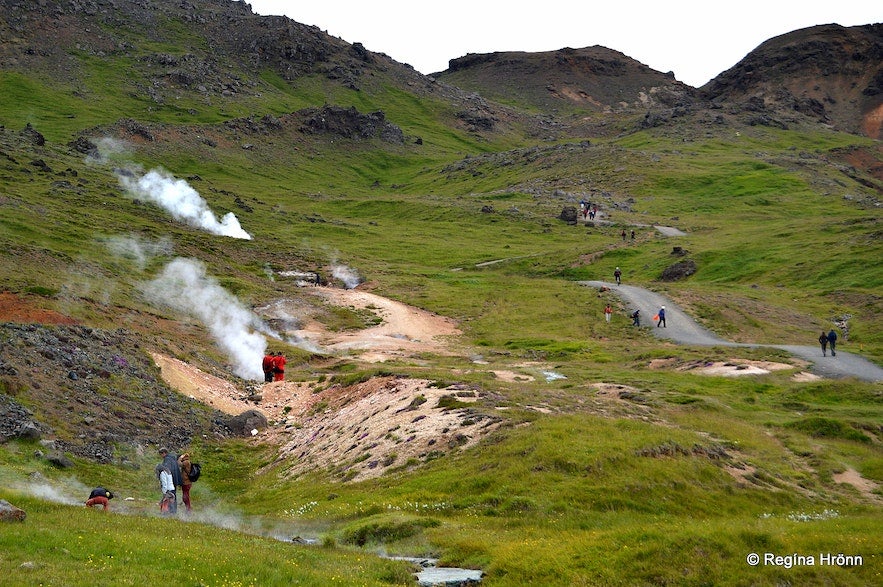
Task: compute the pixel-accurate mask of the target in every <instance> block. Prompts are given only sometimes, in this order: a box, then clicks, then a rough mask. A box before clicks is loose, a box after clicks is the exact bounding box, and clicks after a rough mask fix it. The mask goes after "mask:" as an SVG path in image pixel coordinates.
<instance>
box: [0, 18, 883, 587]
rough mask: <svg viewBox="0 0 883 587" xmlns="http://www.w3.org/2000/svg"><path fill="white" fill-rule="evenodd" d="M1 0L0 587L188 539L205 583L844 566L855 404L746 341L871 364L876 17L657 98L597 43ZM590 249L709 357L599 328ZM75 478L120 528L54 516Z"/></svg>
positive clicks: (854, 495)
mask: <svg viewBox="0 0 883 587" xmlns="http://www.w3.org/2000/svg"><path fill="white" fill-rule="evenodd" d="M0 11H2V19H0V96H2V100H0V283H2V287H0V406H2V408H0V440H2V442H0V479H2V480H3V483H2V484H0V498H2V499H5V500H8V501H10V502H13V503H17V504H19V505H23V506H24V507H25V509H27V510H28V517H27V520H26V522H25V524H23V525H22V526H21V527H20V530H21V531H20V532H17V533H4V534H3V537H2V538H0V543H2V551H3V552H4V553H5V554H4V555H3V557H0V571H2V572H3V576H4V577H11V579H10V580H11V583H10V584H15V585H18V584H21V585H25V584H33V580H34V576H33V574H31V572H32V570H33V569H37V571H39V572H40V573H42V574H43V575H42V578H41V580H43V581H45V583H46V584H64V585H79V584H95V583H106V584H138V583H139V582H143V581H145V580H154V579H156V580H161V578H162V577H169V576H173V577H175V578H181V579H190V578H192V577H191V576H190V574H189V572H185V571H182V570H181V569H182V568H185V567H189V566H191V565H193V564H195V563H193V562H192V561H191V560H190V559H189V558H187V557H189V556H190V555H187V554H183V553H184V552H186V551H188V549H193V550H192V552H193V553H194V556H197V557H198V559H199V560H200V561H202V562H201V563H200V564H201V565H202V567H201V568H203V569H204V571H205V572H206V573H213V574H214V575H213V576H215V577H220V578H218V579H217V580H216V582H215V583H212V582H211V580H210V581H209V583H211V584H267V585H270V584H292V583H293V582H297V581H302V582H303V583H304V584H316V585H323V584H328V583H327V581H328V578H329V577H335V578H337V579H339V582H340V583H341V584H362V583H364V584H371V585H374V584H378V585H380V584H387V585H388V584H406V583H407V582H408V581H410V580H411V575H410V572H409V571H408V570H406V569H407V565H406V563H403V562H401V561H398V562H391V561H379V560H376V559H375V557H374V556H373V554H370V553H378V552H381V551H382V552H384V553H393V554H402V555H409V556H423V557H438V558H440V559H441V561H442V564H446V565H458V566H463V567H469V568H473V569H481V570H482V572H483V574H484V577H483V579H482V583H483V584H486V585H523V584H543V585H555V584H561V585H577V584H585V585H597V584H624V585H631V584H654V585H655V584H689V585H699V584H708V583H714V584H721V585H730V584H732V585H739V584H749V583H750V584H781V583H783V582H791V583H794V584H796V583H800V584H834V585H861V584H872V583H873V581H874V578H875V577H876V575H875V573H876V572H877V566H876V565H877V563H878V562H879V561H878V560H877V559H878V558H879V552H880V548H881V546H883V534H881V532H880V527H881V524H880V521H881V517H883V513H881V508H880V505H881V491H883V490H881V486H883V485H881V484H883V466H881V464H883V449H881V442H883V428H881V426H880V422H881V394H880V387H879V386H880V382H879V381H868V380H866V379H863V378H861V377H827V376H824V375H825V373H822V370H820V369H817V368H815V362H814V361H808V360H805V359H802V358H800V357H797V356H794V355H792V354H790V353H788V352H787V351H785V350H782V349H781V348H774V347H773V346H772V345H777V346H783V345H816V343H815V341H816V339H817V337H818V335H819V332H820V331H827V330H829V329H832V328H833V329H836V330H837V331H838V332H839V333H840V342H839V344H840V346H839V350H838V353H849V354H851V355H855V356H857V357H862V358H864V359H865V360H867V361H869V362H871V363H875V364H876V365H881V364H883V330H881V328H880V325H881V323H883V304H881V291H883V290H881V288H883V271H881V269H880V264H879V262H877V260H878V259H880V258H881V254H883V244H881V229H880V222H881V218H883V217H881V212H880V209H881V193H883V148H881V144H880V139H881V136H880V125H879V118H880V113H881V111H883V110H881V109H883V98H881V96H883V94H880V92H879V91H878V90H879V88H878V86H879V83H880V79H881V73H880V72H881V63H883V60H881V58H880V56H881V55H883V53H881V25H880V24H869V25H866V26H860V27H851V28H843V27H838V26H834V25H820V26H817V27H812V28H809V29H804V30H800V31H794V32H792V33H789V34H787V35H783V36H781V37H777V38H775V39H771V40H769V41H768V42H766V43H764V44H762V45H761V46H759V47H758V48H757V49H756V50H755V51H753V52H751V53H750V54H749V55H747V56H746V57H745V58H744V59H743V60H742V61H740V62H739V63H738V64H737V65H736V66H734V67H733V68H732V69H730V70H728V71H726V72H722V73H721V74H720V75H719V76H717V77H716V78H715V79H714V80H712V81H711V82H709V83H708V84H707V85H706V86H704V87H702V88H691V87H689V86H687V85H685V84H682V83H680V82H678V81H677V80H675V79H674V78H673V77H672V76H671V75H670V74H667V73H662V72H656V71H653V70H652V69H650V68H648V67H646V66H645V65H643V64H641V63H639V62H637V61H635V60H633V59H631V58H629V57H628V56H626V55H624V54H622V53H620V52H618V51H616V50H615V49H609V48H605V47H598V46H595V47H586V48H576V49H573V48H562V49H560V50H558V51H554V52H549V53H537V54H531V53H519V52H507V53H492V54H487V55H468V56H465V57H461V58H459V59H455V60H453V61H452V62H451V67H450V68H449V69H448V70H447V71H444V72H439V73H437V74H435V75H433V76H423V75H421V74H419V73H418V72H416V71H414V70H413V68H411V67H410V66H407V65H404V64H399V63H396V62H395V61H393V60H391V59H390V58H389V57H387V56H385V55H382V54H376V53H372V52H370V51H367V50H366V49H365V48H364V47H362V46H361V45H358V44H355V45H350V44H348V43H345V42H343V41H341V40H340V39H336V38H334V37H330V36H328V35H327V34H325V33H323V32H322V31H320V30H319V29H317V28H315V27H308V26H305V25H302V24H300V23H297V22H294V21H291V20H289V19H286V18H281V17H262V16H257V15H255V14H253V13H252V12H251V9H250V7H249V5H248V4H247V3H244V2H239V1H231V0H188V1H186V2H179V1H177V0H174V1H173V0H162V1H157V2H143V1H141V0H89V1H68V0H44V1H41V2H25V1H23V0H0ZM583 203H588V204H589V205H591V206H594V207H597V209H598V216H597V217H596V218H594V219H591V220H590V219H588V218H587V217H585V216H583V215H581V214H580V206H581V205H582V204H583ZM616 267H622V269H623V274H624V280H625V283H628V284H629V285H637V286H641V287H643V288H646V289H650V290H653V291H654V292H656V293H658V294H661V295H663V296H665V297H666V298H667V299H670V300H672V302H673V303H676V304H677V305H678V307H679V308H681V309H683V311H684V312H685V314H688V315H689V316H691V317H692V318H693V319H695V320H696V321H697V322H699V323H700V324H701V325H702V326H704V327H705V328H707V329H708V330H711V331H712V332H713V333H714V334H715V336H718V337H720V338H722V339H726V340H729V341H734V342H737V343H744V344H743V345H741V346H739V347H716V346H700V345H689V344H675V343H673V342H671V341H667V340H664V339H659V338H656V337H655V336H653V334H652V331H650V330H649V329H646V328H634V327H632V325H631V320H630V319H629V314H630V313H631V310H632V308H631V307H630V306H629V304H628V303H627V302H625V301H623V300H622V299H620V298H619V297H617V296H616V295H614V294H613V293H612V292H611V291H609V290H607V289H606V288H600V289H599V288H591V289H590V288H586V287H584V286H581V285H580V282H588V281H592V282H597V281H609V280H610V279H611V277H612V274H613V270H614V269H615V268H616ZM685 267H686V268H688V269H689V270H685V269H684V268H685ZM317 283H318V284H320V286H319V287H316V284H317ZM608 303H610V304H611V305H612V306H613V307H614V308H615V312H614V315H613V318H612V320H611V321H610V322H606V321H605V320H604V318H603V312H602V311H603V308H604V306H605V305H606V304H608ZM647 318H649V316H648V317H647ZM668 326H669V328H672V327H674V328H677V324H670V325H668ZM752 345H754V346H752ZM761 345H763V346H761ZM267 351H279V352H283V353H284V354H285V355H286V357H287V359H288V363H287V368H286V375H285V381H284V382H279V383H268V384H264V383H263V382H262V374H261V372H260V359H261V357H262V355H263V353H265V352H267ZM819 354H820V353H819ZM828 359H833V358H831V357H825V360H828ZM817 360H822V357H821V356H819V357H818V359H817ZM160 446H169V447H171V448H173V449H174V450H177V451H184V450H187V451H190V452H192V453H194V454H195V455H196V456H197V457H198V458H197V460H200V461H202V464H203V467H204V471H205V473H204V476H203V478H202V479H201V480H200V481H199V482H198V484H197V485H195V487H194V501H195V508H196V509H195V514H194V517H193V518H192V519H191V521H194V522H199V523H200V532H202V533H203V535H204V536H205V537H206V539H205V540H201V541H198V543H196V542H193V541H191V540H190V537H191V530H192V528H193V527H194V526H193V525H191V524H163V523H164V522H168V520H162V519H159V520H158V519H153V518H155V516H153V515H151V514H154V509H155V508H154V505H155V503H154V502H155V497H156V492H157V489H156V487H155V485H156V483H155V480H154V479H153V465H154V462H155V460H156V458H155V453H156V449H157V448H158V447H160ZM97 484H104V485H106V486H112V487H113V489H115V491H116V493H117V494H118V495H120V496H126V498H130V499H126V500H123V499H121V500H119V501H120V502H122V503H119V504H116V503H114V506H115V508H116V510H117V511H119V512H121V513H126V514H132V515H131V516H111V518H112V520H111V521H110V522H109V523H106V525H105V526H104V527H102V524H101V522H98V521H97V520H96V518H97V516H89V515H88V514H89V513H90V512H88V511H86V512H84V511H82V510H83V508H79V507H77V508H72V507H71V505H81V501H82V500H79V495H78V493H77V492H82V490H83V488H85V487H87V486H91V485H97ZM35 487H40V488H42V491H43V493H41V492H38V491H37V490H35V489H34V488H35ZM37 495H41V496H43V497H35V496H37ZM45 495H50V496H55V499H54V500H49V501H48V502H47V500H46V499H45ZM59 496H60V497H59ZM83 497H84V498H85V496H83ZM115 501H116V500H115ZM47 503H48V504H47ZM232 519H235V520H236V522H235V523H232V522H230V520H232ZM154 524H157V525H156V526H154ZM111 526H112V528H113V530H112V531H113V532H114V533H116V536H117V538H118V539H115V540H104V539H103V538H104V533H105V532H107V531H110V530H108V529H107V528H110V527H111ZM279 528H281V529H279ZM230 529H236V530H245V531H246V532H247V533H249V532H250V533H251V534H259V535H260V536H261V537H260V538H259V537H253V538H243V537H242V536H240V535H239V534H238V533H237V534H236V535H235V536H233V535H231V534H232V533H230V534H226V533H227V531H228V530H230ZM280 532H288V533H289V534H288V535H287V536H288V538H289V539H290V538H291V537H293V536H296V535H298V536H306V537H308V538H309V539H307V540H300V541H295V542H296V544H294V545H292V544H290V542H291V540H287V541H286V543H285V544H283V545H280V544H278V542H279V541H277V540H272V539H270V538H269V537H273V536H277V535H278V534H279V533H280ZM12 534H16V535H17V536H12ZM163 535H168V536H169V539H170V540H171V541H172V542H173V543H174V544H175V545H176V549H175V551H176V553H177V554H173V555H171V556H169V557H159V558H160V559H161V560H162V561H163V562H159V563H157V559H158V557H157V556H155V555H156V553H157V552H161V551H163V550H164V549H165V548H166V547H165V545H162V544H159V542H160V540H161V537H162V536H163ZM77 536H86V537H88V538H89V539H90V540H86V541H85V542H88V543H89V544H96V543H98V544H102V545H103V546H102V547H101V554H100V555H99V559H100V560H101V561H102V564H101V565H95V568H94V569H93V568H92V567H91V563H90V564H86V565H71V564H69V563H70V560H69V557H72V558H74V559H76V560H78V561H83V560H89V561H91V560H95V559H94V553H91V552H90V551H89V546H88V545H84V544H81V542H83V541H81V540H77V539H76V537H77ZM21 537H24V538H25V540H22V539H21ZM93 538H94V539H95V540H94V541H92V540H91V539H93ZM59 541H62V542H64V543H65V545H66V546H65V548H66V550H64V551H60V550H58V549H55V548H53V547H52V546H50V545H51V544H55V543H58V542H59ZM313 542H320V543H322V544H323V545H324V546H325V547H326V548H322V549H318V548H316V547H315V545H314V544H313ZM234 543H235V544H236V545H237V546H236V548H228V547H225V544H234ZM126 544H129V545H135V546H131V547H127V546H125V545H126ZM29 545H34V546H29ZM353 549H356V550H357V552H358V553H357V554H354V553H353V552H352V550H353ZM749 553H770V554H772V555H774V556H779V555H783V554H786V553H791V554H794V553H796V554H801V555H809V554H813V555H814V556H815V557H816V558H815V560H814V563H816V564H802V565H794V566H793V567H789V568H785V566H784V563H782V564H773V563H771V564H760V565H757V566H751V565H750V564H746V563H745V560H746V555H748V554H749ZM820 553H843V554H844V555H850V556H852V557H855V556H861V557H864V558H863V560H862V562H861V564H855V563H856V559H855V558H852V559H850V562H851V563H853V564H850V565H837V564H831V565H824V564H818V563H819V556H820ZM366 554H367V556H366ZM363 556H364V558H359V557H363ZM300 557H303V559H301V558H300ZM307 559H309V561H310V562H309V563H306V562H304V563H303V564H300V563H299V562H297V563H295V562H292V561H293V560H295V561H300V560H303V561H306V560H307ZM774 560H775V559H774ZM826 560H827V559H826ZM34 561H36V562H34ZM803 562H804V563H806V560H805V559H804V560H803ZM123 569H125V570H123ZM403 569H405V570H403ZM109 573H123V575H114V577H117V579H112V578H109V577H111V575H109ZM205 576H207V575H203V577H205ZM213 580H214V579H213ZM203 581H204V579H203Z"/></svg>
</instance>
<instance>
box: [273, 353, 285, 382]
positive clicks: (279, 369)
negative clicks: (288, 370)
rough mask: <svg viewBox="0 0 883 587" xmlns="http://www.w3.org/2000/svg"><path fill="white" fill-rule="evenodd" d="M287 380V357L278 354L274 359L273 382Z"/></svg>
mask: <svg viewBox="0 0 883 587" xmlns="http://www.w3.org/2000/svg"><path fill="white" fill-rule="evenodd" d="M284 380H285V357H284V356H283V355H282V353H276V356H275V357H274V358H273V381H284Z"/></svg>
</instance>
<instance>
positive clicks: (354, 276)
mask: <svg viewBox="0 0 883 587" xmlns="http://www.w3.org/2000/svg"><path fill="white" fill-rule="evenodd" d="M331 275H333V276H334V277H335V278H336V279H339V280H341V281H342V282H343V284H344V285H345V286H346V288H347V289H353V288H354V287H356V286H357V285H359V284H360V283H362V278H361V276H359V274H358V272H357V271H356V270H355V269H350V268H349V267H347V266H346V265H335V266H334V267H333V268H332V270H331Z"/></svg>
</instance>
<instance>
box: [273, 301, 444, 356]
mask: <svg viewBox="0 0 883 587" xmlns="http://www.w3.org/2000/svg"><path fill="white" fill-rule="evenodd" d="M303 291H305V292H306V293H308V294H311V295H315V296H318V297H321V298H322V299H323V300H324V301H326V302H328V303H330V304H334V305H337V306H348V307H351V308H354V309H356V310H368V311H371V312H373V313H374V314H376V315H377V317H378V318H380V320H381V322H380V323H379V324H377V325H376V326H372V327H370V328H365V329H361V330H355V331H346V332H331V331H329V330H328V329H327V328H325V327H324V325H322V324H321V323H319V322H317V321H308V322H307V323H305V324H302V325H296V326H295V327H294V328H292V329H291V330H288V331H287V332H286V334H288V335H289V336H296V337H298V338H299V339H302V340H306V341H308V342H310V343H312V344H315V345H317V346H319V347H321V348H323V349H324V350H326V351H327V352H332V353H347V354H355V355H357V356H358V358H359V359H360V360H362V361H366V362H372V363H375V362H384V361H387V360H390V359H392V358H402V357H414V356H417V355H419V354H422V353H431V354H442V355H449V354H452V351H451V348H450V347H451V345H452V343H453V341H454V339H455V338H456V337H457V336H458V335H459V334H460V330H459V329H458V328H457V325H456V323H455V321H454V320H451V319H450V318H447V317H444V316H439V315H438V314H433V313H432V312H428V311H426V310H423V309H420V308H415V307H413V306H408V305H407V304H403V303H401V302H397V301H395V300H391V299H388V298H385V297H383V296H379V295H376V294H373V293H371V292H368V291H364V290H361V289H342V288H334V287H311V288H304V290H303ZM275 306H276V311H278V312H282V313H284V312H286V311H290V312H291V313H296V311H297V307H296V306H294V302H290V303H289V302H285V301H280V302H277V304H275ZM288 306H291V307H288Z"/></svg>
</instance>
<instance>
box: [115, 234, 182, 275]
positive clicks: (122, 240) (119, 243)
mask: <svg viewBox="0 0 883 587" xmlns="http://www.w3.org/2000/svg"><path fill="white" fill-rule="evenodd" d="M106 245H107V248H108V249H109V250H110V252H111V253H113V254H114V255H115V256H117V257H120V258H123V259H128V260H130V261H132V262H133V263H135V265H137V266H138V269H140V270H141V271H144V268H145V267H146V266H147V263H148V262H150V260H151V259H152V258H153V257H156V256H159V255H170V254H171V253H172V249H173V248H174V247H173V246H172V241H171V240H170V239H168V238H165V237H164V238H162V239H160V240H157V241H151V240H147V239H143V238H141V237H139V236H137V235H132V236H128V237H123V236H112V237H110V238H108V239H107V242H106Z"/></svg>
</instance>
